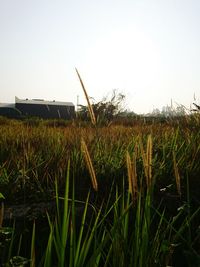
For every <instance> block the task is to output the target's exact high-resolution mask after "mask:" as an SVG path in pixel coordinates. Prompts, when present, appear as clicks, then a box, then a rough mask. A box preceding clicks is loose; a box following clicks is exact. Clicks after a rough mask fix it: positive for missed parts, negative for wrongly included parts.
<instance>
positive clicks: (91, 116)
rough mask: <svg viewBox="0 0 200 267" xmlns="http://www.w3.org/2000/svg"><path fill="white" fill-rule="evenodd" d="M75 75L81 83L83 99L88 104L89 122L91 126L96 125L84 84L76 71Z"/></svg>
mask: <svg viewBox="0 0 200 267" xmlns="http://www.w3.org/2000/svg"><path fill="white" fill-rule="evenodd" d="M75 69H76V68H75ZM76 73H77V75H78V78H79V81H80V83H81V86H82V89H83V92H84V95H85V98H86V100H87V104H88V110H89V114H90V118H91V122H92V124H93V125H96V117H95V115H94V110H93V108H92V105H91V104H90V99H89V97H88V94H87V91H86V89H85V86H84V83H83V80H82V79H81V76H80V74H79V72H78V70H77V69H76Z"/></svg>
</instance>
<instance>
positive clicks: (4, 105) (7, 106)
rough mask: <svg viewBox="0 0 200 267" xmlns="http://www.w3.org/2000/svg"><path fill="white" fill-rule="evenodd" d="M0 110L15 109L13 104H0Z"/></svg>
mask: <svg viewBox="0 0 200 267" xmlns="http://www.w3.org/2000/svg"><path fill="white" fill-rule="evenodd" d="M0 108H15V104H13V103H0Z"/></svg>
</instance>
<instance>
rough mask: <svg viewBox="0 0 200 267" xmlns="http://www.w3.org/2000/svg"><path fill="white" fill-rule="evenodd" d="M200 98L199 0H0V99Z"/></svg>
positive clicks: (142, 101)
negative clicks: (120, 95) (115, 92)
mask: <svg viewBox="0 0 200 267" xmlns="http://www.w3.org/2000/svg"><path fill="white" fill-rule="evenodd" d="M75 67H76V68H77V69H78V70H79V72H80V74H81V76H82V79H83V81H84V83H85V86H86V88H87V91H88V94H89V95H90V96H91V97H93V98H94V99H95V100H96V101H99V100H101V99H102V98H103V97H104V96H106V95H107V94H108V93H109V92H111V91H112V90H113V89H118V91H119V92H122V93H124V94H125V95H126V103H127V108H129V109H130V110H132V111H134V112H136V113H147V112H150V111H152V109H153V108H159V109H161V108H162V106H166V105H167V104H170V102H171V99H172V100H173V101H174V103H175V102H177V103H179V104H183V105H185V106H186V107H189V106H190V104H191V103H192V102H193V101H194V96H195V97H196V103H199V102H200V0H0V102H4V103H6V102H14V96H15V95H16V96H18V97H19V98H43V99H47V100H60V101H71V102H74V104H76V101H77V95H79V102H80V103H81V104H85V99H84V95H83V92H82V89H81V86H80V83H79V81H78V78H77V75H76V72H75Z"/></svg>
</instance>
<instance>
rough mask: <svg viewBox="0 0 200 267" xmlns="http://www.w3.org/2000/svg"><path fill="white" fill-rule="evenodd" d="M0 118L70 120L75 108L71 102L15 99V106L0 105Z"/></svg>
mask: <svg viewBox="0 0 200 267" xmlns="http://www.w3.org/2000/svg"><path fill="white" fill-rule="evenodd" d="M0 116H6V117H9V118H21V117H39V118H44V119H72V118H73V117H74V116H75V106H74V104H73V103H71V102H58V101H46V100H43V99H19V98H18V97H15V104H0Z"/></svg>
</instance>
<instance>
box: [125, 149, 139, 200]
mask: <svg viewBox="0 0 200 267" xmlns="http://www.w3.org/2000/svg"><path fill="white" fill-rule="evenodd" d="M126 164H127V171H128V184H129V192H130V193H131V195H132V199H133V203H135V202H136V200H137V193H138V184H137V171H136V155H135V153H134V154H133V160H132V161H131V157H130V154H129V152H128V151H127V152H126Z"/></svg>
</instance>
